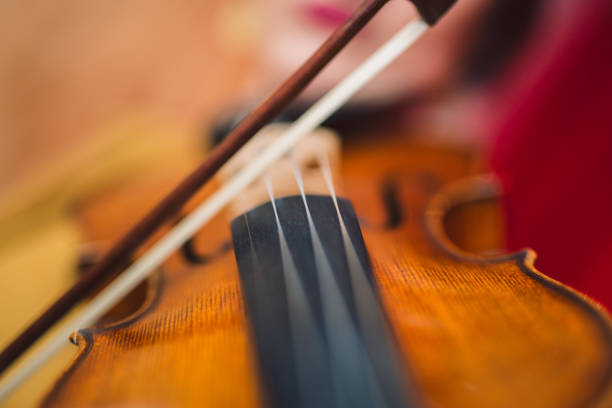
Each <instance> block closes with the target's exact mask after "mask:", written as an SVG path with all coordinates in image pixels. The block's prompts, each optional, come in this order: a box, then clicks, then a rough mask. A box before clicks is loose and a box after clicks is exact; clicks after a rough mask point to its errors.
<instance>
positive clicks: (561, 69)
mask: <svg viewBox="0 0 612 408" xmlns="http://www.w3.org/2000/svg"><path fill="white" fill-rule="evenodd" d="M584 3H586V4H585V10H583V11H584V12H583V13H582V14H579V15H576V16H575V20H577V21H575V24H572V26H571V27H572V28H571V29H569V30H568V33H567V35H565V36H563V39H562V40H561V44H560V46H559V47H558V50H557V52H554V53H552V55H548V56H547V58H546V61H544V62H542V61H539V62H538V63H537V64H534V63H533V59H534V58H536V59H537V56H534V55H533V53H531V54H529V57H528V58H527V59H528V60H527V59H525V60H524V61H523V62H519V63H518V65H517V66H516V67H515V68H516V69H514V70H513V72H514V73H515V75H509V76H508V77H507V78H506V86H507V87H510V88H512V94H513V95H514V97H513V98H512V102H511V105H512V108H511V109H509V111H507V112H506V114H505V117H504V119H503V120H502V121H501V122H500V123H499V125H498V126H497V129H496V131H495V132H494V136H495V140H494V147H493V151H492V167H493V169H494V171H496V172H497V174H498V175H499V177H500V179H501V180H502V184H503V187H504V189H505V193H506V195H505V202H504V205H505V209H506V213H507V221H508V222H507V224H508V236H507V243H508V247H509V249H511V250H518V249H521V248H524V247H531V248H533V249H534V250H536V252H537V253H538V261H537V263H536V266H537V267H538V269H539V270H540V271H542V272H543V273H545V274H546V275H548V276H551V277H553V278H555V279H557V280H559V281H561V282H563V283H565V284H567V285H569V286H571V287H573V288H575V289H577V290H579V291H581V292H583V293H586V294H588V295H590V296H591V297H593V298H594V299H596V300H598V301H599V302H600V303H602V304H603V305H605V306H606V307H607V308H609V309H611V310H612V1H609V0H603V1H589V2H584ZM534 66H535V68H534ZM522 68H524V69H525V70H529V71H530V75H525V72H524V71H523V70H522ZM517 77H520V78H521V79H520V80H518V81H517ZM527 77H529V78H530V80H523V79H525V78H527ZM510 84H511V85H510Z"/></svg>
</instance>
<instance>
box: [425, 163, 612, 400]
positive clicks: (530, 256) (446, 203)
mask: <svg viewBox="0 0 612 408" xmlns="http://www.w3.org/2000/svg"><path fill="white" fill-rule="evenodd" d="M502 194H503V193H502V189H501V184H500V183H499V181H498V180H497V178H496V177H495V175H493V174H484V175H477V176H472V177H469V178H466V179H462V180H459V181H456V182H454V183H451V184H449V185H447V186H445V187H443V188H442V189H441V190H439V191H438V192H437V193H435V194H434V196H433V197H432V198H431V199H430V201H429V203H428V204H427V205H426V208H425V211H424V214H423V218H424V219H423V221H424V229H425V234H426V235H427V237H428V239H429V240H430V242H431V243H432V244H433V245H435V246H436V247H437V248H438V249H440V250H441V251H442V252H444V253H445V254H446V255H448V256H450V257H451V258H453V259H455V260H457V261H462V262H472V263H486V264H497V263H502V262H508V261H514V262H515V263H516V266H517V267H518V268H519V270H520V271H521V272H523V273H524V274H525V275H526V276H527V277H529V278H531V279H533V280H535V281H537V282H538V283H540V284H542V285H543V286H544V287H546V288H547V289H550V290H553V291H555V292H556V293H558V294H559V295H560V296H562V297H564V298H566V299H568V300H569V301H571V302H572V303H574V304H576V305H577V306H579V307H581V308H582V309H583V311H584V312H585V313H586V314H587V315H588V316H590V317H591V318H593V320H594V321H595V322H596V324H597V327H598V328H599V329H600V332H601V334H602V336H603V337H604V338H605V341H606V344H608V345H609V346H610V350H612V317H611V316H610V314H609V311H608V310H607V309H606V308H605V307H604V306H603V305H602V304H600V303H599V302H597V301H596V300H595V299H592V298H590V297H589V296H587V295H585V294H583V293H581V292H579V291H577V290H575V289H573V288H571V287H569V286H567V285H565V284H563V283H562V282H559V281H557V280H555V279H553V278H551V277H549V276H547V275H545V274H544V273H542V272H540V271H539V270H538V269H537V268H536V267H535V261H536V259H537V253H536V252H535V251H534V250H533V249H531V248H524V249H522V250H520V251H518V252H513V253H509V254H503V255H496V256H483V255H479V254H476V253H470V252H468V251H465V250H463V249H461V248H459V247H458V246H457V245H455V244H454V243H453V242H452V241H451V240H450V238H449V237H448V235H447V234H446V231H445V228H444V223H443V220H444V216H445V214H447V213H448V212H449V211H450V210H451V209H453V208H454V207H457V206H459V205H463V204H469V203H470V202H473V201H477V200H487V199H495V198H499V197H500V196H501V195H502ZM588 404H589V405H588V406H593V407H596V408H599V407H601V408H603V407H612V360H611V361H610V362H609V364H608V368H607V371H606V373H605V374H604V380H603V381H602V386H601V389H600V390H599V391H598V392H597V393H595V394H594V395H593V396H592V398H591V400H589V401H588Z"/></svg>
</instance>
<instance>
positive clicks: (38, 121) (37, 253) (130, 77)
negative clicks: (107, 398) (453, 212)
mask: <svg viewBox="0 0 612 408" xmlns="http://www.w3.org/2000/svg"><path fill="white" fill-rule="evenodd" d="M358 4H359V1H358V0H320V1H315V0H223V1H221V0H197V1H194V0H182V1H173V2H167V1H158V0H146V1H144V0H127V1H105V2H100V1H92V0H79V1H76V0H56V1H36V0H25V1H24V0H19V1H18V0H5V1H3V2H2V4H1V5H0V90H1V92H0V135H1V136H0V310H1V311H2V312H1V318H0V347H3V346H4V345H6V344H7V342H8V341H10V340H11V339H12V338H13V337H14V336H15V335H17V334H18V333H19V332H20V331H21V330H22V329H23V328H24V327H25V326H26V325H27V324H28V323H29V322H30V321H31V320H32V319H33V318H34V317H35V316H37V315H38V314H40V313H41V312H42V311H43V310H44V309H45V307H47V306H48V305H49V304H50V302H51V301H52V300H54V299H56V298H57V297H58V296H59V295H60V294H61V293H62V292H63V291H64V290H65V289H66V288H67V287H69V285H70V284H71V283H73V282H74V281H75V280H76V279H78V276H79V275H78V274H79V273H78V270H79V265H81V266H84V265H85V264H87V262H90V261H91V259H92V257H93V258H95V256H96V254H97V253H99V252H100V251H102V250H103V249H104V248H106V247H108V245H110V242H109V240H104V239H100V237H105V236H110V235H112V234H111V233H110V232H108V231H111V230H112V231H113V234H117V233H119V232H121V231H125V230H126V229H127V228H128V227H129V226H130V224H129V223H125V219H126V218H127V219H131V218H130V217H131V216H132V214H133V220H134V221H135V220H136V219H138V215H139V214H143V211H145V210H146V209H147V208H149V207H150V206H151V205H153V204H154V203H155V202H156V200H158V199H159V198H161V197H162V196H163V195H164V193H166V192H167V191H168V190H169V189H170V188H171V186H172V185H173V184H174V183H176V182H177V181H178V180H180V179H181V177H182V176H184V175H185V174H186V173H187V172H188V171H189V170H191V169H192V168H193V167H194V166H195V165H196V164H197V163H198V162H200V161H201V160H202V159H203V158H205V156H206V152H207V151H208V150H209V149H210V146H211V144H212V143H213V140H214V138H215V137H218V135H219V134H221V133H223V132H222V131H221V129H224V128H225V127H227V126H228V123H232V121H233V120H234V119H236V118H239V117H241V116H242V115H243V114H244V113H245V112H247V111H249V110H250V109H252V108H253V107H254V106H256V105H257V103H258V102H260V101H261V100H262V99H263V98H264V97H265V96H266V95H267V94H268V93H269V92H270V91H271V90H273V89H274V88H275V87H276V86H277V85H279V84H280V82H281V81H282V80H283V79H284V78H286V77H287V76H288V75H289V74H290V73H291V72H292V70H293V69H295V68H297V67H298V66H299V64H300V63H301V62H303V61H304V60H305V59H306V57H307V56H308V55H309V54H310V53H311V52H312V51H314V49H315V48H316V47H317V46H318V45H319V44H320V43H321V42H322V41H323V40H324V39H325V38H326V36H327V35H329V34H330V33H331V31H332V30H333V29H334V28H335V27H337V26H338V25H339V24H340V23H341V22H342V21H343V20H344V19H345V18H346V17H348V14H350V12H351V11H352V10H353V9H355V8H356V7H357V5H358ZM415 16H416V11H415V9H414V8H413V7H412V5H411V4H408V3H407V2H405V1H401V0H393V1H392V2H391V3H390V4H389V5H388V6H387V7H385V9H383V11H382V12H381V14H380V15H379V16H377V17H376V18H375V20H374V21H373V22H372V23H371V24H370V25H369V26H368V27H367V28H366V29H365V30H364V31H363V32H362V33H361V34H360V35H359V36H358V38H357V39H356V40H355V41H354V42H353V43H352V44H350V45H349V47H347V49H346V50H345V51H343V52H342V54H341V55H340V57H339V58H338V60H337V61H334V62H333V63H332V64H331V66H330V67H328V68H327V69H326V70H325V72H324V73H323V74H322V75H321V77H320V78H318V79H317V80H316V81H315V82H314V83H313V84H312V85H311V86H310V87H309V88H308V89H307V90H306V92H304V94H303V95H302V96H301V97H300V99H299V101H297V102H296V103H295V104H294V105H293V106H292V107H291V108H290V109H289V110H288V112H287V113H286V116H287V117H288V118H291V117H294V116H295V115H296V114H297V113H298V112H300V111H301V110H302V109H303V107H304V106H307V105H308V104H309V103H311V102H312V101H314V100H315V99H316V98H317V97H318V96H320V95H321V94H322V93H323V92H324V91H325V90H327V89H329V88H330V87H331V86H332V85H333V84H334V83H336V82H337V81H338V80H339V79H340V78H342V77H343V76H344V75H346V74H347V73H348V72H349V71H350V70H351V68H353V67H355V66H356V65H357V64H358V63H359V62H361V61H362V60H363V59H364V58H365V57H367V56H368V55H369V54H370V53H371V52H373V51H374V50H375V49H376V48H377V47H378V46H380V45H381V44H382V43H383V42H384V41H385V40H386V39H388V38H389V37H390V36H391V35H392V34H393V33H395V32H396V31H397V30H398V29H399V28H400V27H401V26H402V25H403V24H405V23H406V22H407V21H408V20H410V19H411V18H414V17H415ZM611 17H612V6H610V4H609V2H607V1H604V0H592V1H589V2H576V1H571V0H537V1H536V0H497V1H488V0H458V1H457V4H456V6H455V7H454V8H453V9H452V10H451V11H450V12H449V13H448V15H447V16H446V17H445V18H444V19H442V20H441V21H440V23H439V24H438V25H436V26H435V27H433V28H432V29H431V30H430V31H429V32H427V33H426V34H425V35H424V36H423V38H422V39H421V40H420V41H419V42H418V43H417V44H416V45H415V46H414V47H413V48H411V49H410V50H409V51H408V52H407V53H406V54H405V55H403V56H402V57H401V58H400V59H399V60H398V61H397V62H396V63H394V65H393V66H392V67H390V69H389V70H387V71H386V72H385V73H384V74H383V75H381V76H380V77H379V78H377V79H376V80H375V81H374V82H373V83H372V84H370V85H369V86H368V87H367V88H366V89H364V90H363V91H362V92H360V94H359V95H357V97H356V98H355V99H354V100H353V101H352V102H351V103H350V104H349V106H347V107H346V108H345V109H343V111H342V112H340V114H339V115H337V117H336V118H333V119H334V120H332V121H331V122H330V123H329V124H328V125H329V126H331V127H336V126H337V127H338V128H339V129H340V131H341V133H343V132H344V133H346V129H349V128H350V126H348V127H347V123H348V124H350V125H352V126H361V125H367V126H370V127H371V129H372V132H373V134H375V132H376V126H378V125H379V124H381V123H388V122H390V121H393V123H394V125H396V126H400V127H402V129H404V130H403V134H405V137H406V138H413V139H419V138H421V139H427V140H428V141H430V142H435V143H443V144H448V145H453V146H461V148H464V149H471V150H473V151H474V152H476V154H478V155H479V156H481V157H482V158H483V163H486V164H485V165H484V166H483V170H487V171H494V172H496V173H497V175H498V176H499V178H500V179H501V181H502V185H503V186H504V189H505V192H506V196H505V198H504V210H505V213H504V214H505V217H506V224H507V231H506V236H505V237H504V240H505V242H506V245H507V249H508V250H515V249H519V248H523V247H526V246H531V247H533V248H534V249H536V251H538V253H539V255H540V261H539V263H538V267H539V268H540V269H541V270H542V271H544V272H545V273H546V274H548V275H550V276H553V277H554V278H556V279H559V280H561V281H563V282H564V283H567V284H569V285H571V286H573V287H575V288H577V289H579V290H581V291H583V292H586V293H587V294H589V295H591V296H593V297H594V298H595V299H597V300H598V301H600V302H602V303H603V304H604V305H607V306H612V300H611V299H612V295H611V292H610V287H612V282H611V281H610V279H611V278H610V274H609V272H608V270H609V265H612V245H611V243H612V235H611V233H610V231H612V229H610V228H609V227H611V226H612V218H611V217H612V216H611V215H610V213H609V208H610V205H611V204H612V197H611V192H610V179H611V178H612V164H611V163H610V160H609V157H610V155H611V154H612V148H611V146H612V143H611V142H610V138H611V137H612V123H611V119H610V115H609V112H610V108H611V107H612V103H611V102H610V98H609V97H610V96H611V94H612V80H611V79H610V74H609V73H610V72H612V71H611V69H612V46H611V43H612V42H610V41H609V38H610V36H609V35H610V33H609V30H608V29H607V28H606V25H608V22H609V21H610V18H611ZM135 190H136V191H138V192H140V193H141V194H140V195H141V196H146V197H147V200H144V202H143V200H130V199H125V196H127V193H128V192H129V193H131V195H133V194H134V191H135ZM100 197H107V199H106V200H103V201H104V202H105V203H106V204H104V205H103V206H100V205H98V204H96V203H98V201H99V200H98V199H99V198H100ZM108 197H118V198H117V199H116V200H115V201H113V199H108ZM117 209H119V211H121V213H122V214H123V217H122V218H121V219H117V220H113V217H112V214H114V212H113V211H117ZM105 212H107V213H108V216H106V217H100V214H101V213H102V214H105ZM126 214H127V215H128V216H126ZM107 232H108V233H107ZM73 354H74V349H72V348H70V347H67V349H66V351H65V352H64V353H63V355H61V356H59V357H58V358H57V359H56V360H55V361H54V362H53V363H52V364H50V365H49V366H48V367H47V368H46V369H45V370H44V371H42V372H41V373H39V374H38V375H37V377H35V378H34V379H33V380H32V381H30V382H29V383H28V385H27V386H26V387H24V388H22V389H21V390H20V391H19V392H18V393H16V394H15V395H14V397H13V398H12V399H11V401H9V406H29V405H32V404H34V403H35V402H36V401H38V400H39V399H40V398H41V396H42V395H43V394H44V392H45V391H46V390H47V389H48V387H49V386H50V384H51V383H52V381H53V379H54V378H56V377H57V375H58V373H59V372H60V371H61V368H62V367H64V366H65V365H66V364H67V362H68V361H70V359H71V357H72V356H73Z"/></svg>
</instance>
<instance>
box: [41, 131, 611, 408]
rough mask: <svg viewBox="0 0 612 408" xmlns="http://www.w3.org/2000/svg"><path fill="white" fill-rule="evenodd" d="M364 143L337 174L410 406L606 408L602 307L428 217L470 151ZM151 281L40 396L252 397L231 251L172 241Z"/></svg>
mask: <svg viewBox="0 0 612 408" xmlns="http://www.w3.org/2000/svg"><path fill="white" fill-rule="evenodd" d="M370 140H372V139H370ZM376 140H377V146H375V147H374V146H372V145H371V144H367V143H365V142H363V143H360V142H357V143H355V144H353V145H351V146H349V148H348V150H347V151H346V152H345V158H344V161H343V167H342V172H341V174H342V180H340V181H339V182H338V184H339V185H340V189H341V191H342V192H343V195H344V196H346V197H348V198H349V199H351V200H352V202H353V203H354V205H355V208H356V211H357V214H358V215H359V216H360V217H361V222H362V227H363V233H364V238H365V242H366V245H367V247H368V251H369V253H370V256H371V259H372V263H373V268H374V274H375V276H376V279H377V281H378V284H379V285H380V288H381V293H382V297H383V304H384V307H385V309H386V311H387V313H388V316H389V318H390V321H391V325H392V328H393V331H394V333H395V335H396V336H397V339H398V340H399V342H400V345H401V348H402V352H403V356H404V362H405V366H406V369H407V370H409V373H410V375H411V377H412V379H413V381H414V383H415V384H416V387H417V391H418V392H419V393H420V396H421V399H422V401H423V404H424V405H425V406H430V407H436V406H440V407H481V406H482V407H492V406H495V407H516V406H522V407H576V406H594V405H597V404H600V405H601V406H607V405H606V404H608V403H609V402H610V400H609V397H610V390H611V389H612V388H611V387H612V383H611V381H612V329H611V327H610V323H609V320H608V317H607V315H606V314H605V312H604V311H603V310H602V309H601V308H599V307H598V306H597V305H596V304H594V303H593V302H591V301H589V300H588V299H586V298H584V297H582V296H581V295H579V294H577V293H575V292H573V291H571V290H570V289H568V288H565V287H563V286H562V285H561V284H559V283H557V282H554V281H552V280H550V279H548V278H546V277H545V276H544V275H542V274H540V273H539V272H537V271H535V269H534V268H533V259H534V255H533V253H532V252H529V251H526V252H522V253H519V254H514V255H508V256H504V257H498V258H491V259H489V258H484V257H482V256H471V255H469V254H467V253H464V252H462V251H461V250H458V249H457V248H456V247H455V246H454V245H453V244H452V243H451V242H450V241H449V240H448V239H446V237H445V236H444V234H443V233H444V231H443V228H442V226H443V220H442V217H443V215H444V213H446V212H447V211H449V210H450V209H451V208H452V207H453V206H454V205H455V204H457V203H459V202H463V201H465V197H466V195H465V194H464V193H462V192H464V191H467V190H466V189H465V188H464V187H461V188H459V187H451V188H450V190H443V186H445V185H448V183H450V182H452V181H454V180H457V179H460V178H463V177H466V176H471V175H473V172H474V168H475V167H474V161H473V159H472V156H471V155H470V154H469V152H457V151H454V150H450V149H444V148H437V147H425V146H414V145H413V146H409V145H403V144H402V145H399V144H391V145H383V144H381V142H380V141H381V140H384V139H382V138H377V139H376ZM383 180H386V183H387V184H388V183H391V184H392V185H394V186H395V192H396V197H397V199H398V200H399V204H400V205H399V208H400V209H401V212H402V214H401V216H402V217H401V219H402V222H401V223H400V225H399V226H397V227H396V228H389V227H387V226H386V220H387V219H388V214H387V213H386V210H385V205H384V201H383V200H382V198H381V194H380V191H381V185H382V184H383ZM464 186H465V185H464ZM476 186H478V184H476ZM480 186H482V184H480ZM113 199H114V200H117V197H116V196H115V197H114V198H113ZM432 199H433V200H432ZM107 216H108V214H107ZM120 216H121V214H117V217H120ZM472 219H473V217H472ZM228 221H229V220H227V219H225V218H224V217H223V216H219V217H217V219H216V220H215V222H214V223H213V224H210V225H208V226H207V227H205V228H204V230H203V231H202V232H201V233H200V234H199V235H198V236H197V237H196V241H195V242H196V247H197V249H198V251H202V252H207V253H210V252H211V251H214V250H215V249H216V248H219V246H220V244H221V243H222V242H224V241H226V240H229V227H228ZM478 227H479V226H474V230H473V232H474V234H478V229H477V228H478ZM150 288H151V289H150V291H149V296H148V300H147V301H146V302H145V304H144V305H143V306H142V308H141V309H140V311H139V312H137V313H136V314H134V315H133V316H131V317H129V318H127V319H125V320H123V321H121V322H118V323H116V324H114V325H111V326H106V327H102V328H94V329H88V330H83V331H81V332H80V336H79V339H78V344H79V353H78V356H77V357H76V359H75V361H74V362H73V364H72V365H71V367H69V368H68V370H67V371H66V372H65V374H64V375H63V377H62V378H61V379H60V380H59V382H58V383H57V384H56V386H55V388H54V389H53V390H52V392H51V393H50V394H49V395H48V397H47V399H46V401H45V404H44V405H46V406H53V407H58V406H105V405H111V404H112V405H118V406H128V405H129V406H265V405H266V404H265V391H264V390H263V389H262V387H261V384H260V381H259V380H258V378H259V377H258V369H257V362H256V359H255V353H254V350H253V341H252V337H251V335H250V330H249V325H248V321H247V319H246V315H245V312H244V304H243V301H242V295H241V292H240V286H239V280H238V273H237V270H236V265H235V261H234V258H233V254H232V253H231V251H229V252H225V253H222V254H221V255H220V256H219V257H218V258H217V259H215V261H214V262H211V263H209V264H205V265H198V266H194V265H190V264H188V263H187V262H186V261H185V260H184V259H182V258H181V257H180V255H179V254H177V255H176V256H174V257H173V258H172V259H171V260H169V261H168V262H167V263H166V264H165V265H164V267H163V270H161V271H160V272H159V273H158V274H157V276H156V277H155V279H154V280H153V281H152V284H151V285H150ZM606 397H607V398H608V400H605V398H606Z"/></svg>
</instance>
